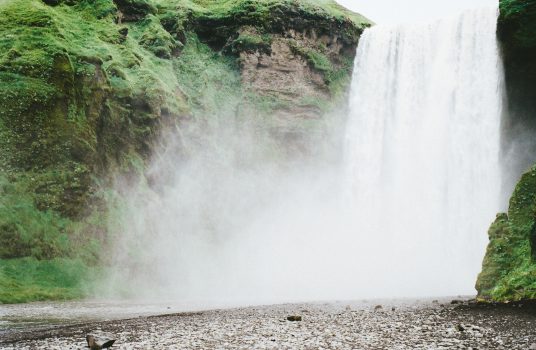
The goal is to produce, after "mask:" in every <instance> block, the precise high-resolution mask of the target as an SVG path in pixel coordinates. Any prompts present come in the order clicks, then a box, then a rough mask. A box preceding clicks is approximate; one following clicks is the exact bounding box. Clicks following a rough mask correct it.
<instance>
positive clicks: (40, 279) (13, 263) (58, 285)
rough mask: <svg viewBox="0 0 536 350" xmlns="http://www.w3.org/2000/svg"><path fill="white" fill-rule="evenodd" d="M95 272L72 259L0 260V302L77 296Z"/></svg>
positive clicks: (86, 287) (80, 294)
mask: <svg viewBox="0 0 536 350" xmlns="http://www.w3.org/2000/svg"><path fill="white" fill-rule="evenodd" d="M96 272H97V270H92V269H90V268H88V267H87V266H86V265H85V264H84V263H83V262H82V261H80V260H73V259H54V260H48V261H39V260H36V259H34V258H24V259H10V260H1V259H0V304H1V303H6V304H7V303H21V302H29V301H39V300H50V299H52V300H67V299H76V298H81V297H83V296H85V295H86V294H87V293H88V291H89V290H90V284H91V282H92V281H93V279H94V278H95V275H96Z"/></svg>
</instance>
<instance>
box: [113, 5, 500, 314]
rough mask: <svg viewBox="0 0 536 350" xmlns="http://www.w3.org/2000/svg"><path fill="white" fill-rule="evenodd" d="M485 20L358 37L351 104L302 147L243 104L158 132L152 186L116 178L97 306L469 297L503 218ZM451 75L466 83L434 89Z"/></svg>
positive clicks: (491, 55)
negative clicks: (115, 226)
mask: <svg viewBox="0 0 536 350" xmlns="http://www.w3.org/2000/svg"><path fill="white" fill-rule="evenodd" d="M495 22H496V9H491V10H483V11H473V12H469V13H468V14H466V15H464V16H460V17H459V18H455V19H453V20H449V21H443V22H437V23H435V24H433V25H423V26H421V27H419V26H409V27H404V26H398V27H386V28H385V27H384V28H382V27H377V28H373V29H371V30H368V31H367V32H366V34H365V36H364V38H362V42H361V44H360V47H359V49H358V56H357V60H356V66H355V72H354V81H353V85H352V91H351V93H350V99H349V101H350V104H349V106H350V107H349V108H348V106H345V105H341V106H340V108H339V109H338V110H337V111H334V112H331V114H328V115H325V116H324V117H323V118H324V119H325V120H330V121H331V122H330V123H326V124H325V126H324V127H325V130H324V133H323V134H322V136H321V137H320V138H318V137H312V136H311V135H306V133H305V137H304V138H303V140H305V141H303V142H304V145H302V146H303V147H300V148H302V149H305V151H300V152H296V151H293V152H289V150H288V147H289V145H288V144H287V143H286V141H282V138H281V137H280V135H279V136H278V135H274V133H273V132H271V130H269V129H268V128H267V127H266V121H265V120H263V119H262V118H260V117H259V116H258V115H257V114H255V112H254V111H252V109H250V108H241V110H243V111H245V112H241V113H236V112H233V111H236V108H234V107H233V106H226V107H225V108H223V107H222V108H221V111H222V112H221V113H220V114H217V115H207V116H205V120H204V121H196V122H195V123H199V127H194V128H191V130H189V129H184V130H183V129H181V130H178V129H177V130H176V129H170V130H167V131H166V132H165V133H164V135H163V137H162V140H161V148H160V149H159V150H158V151H157V152H156V153H155V155H154V157H153V159H152V161H151V166H150V169H149V170H148V171H147V173H146V178H144V179H141V180H140V181H139V182H137V183H135V184H133V183H132V181H126V180H121V179H119V180H118V181H117V186H116V188H117V189H118V191H119V192H120V193H123V196H124V200H125V203H127V204H126V206H125V208H124V213H123V215H122V221H121V225H120V232H118V234H117V235H116V241H115V242H114V247H115V249H114V254H113V256H114V258H113V266H114V269H113V271H112V273H111V274H110V276H109V278H108V279H107V280H106V281H105V283H104V285H105V286H106V288H105V289H106V290H105V292H106V293H107V295H111V296H116V297H130V298H139V299H148V300H154V299H159V300H162V299H165V300H175V301H181V302H187V303H192V304H194V303H195V304H196V305H204V306H207V307H210V306H220V305H245V304H261V303H278V302H293V301H315V300H341V299H342V300H349V299H358V298H386V297H420V296H445V295H457V294H473V293H474V289H473V283H474V280H475V278H476V273H477V272H478V271H479V269H480V262H481V259H482V256H483V253H484V249H485V245H486V242H487V237H486V230H487V226H488V225H489V223H490V222H491V221H492V220H493V217H494V215H495V213H496V212H497V211H498V210H499V209H500V206H499V204H498V203H499V197H500V193H499V191H498V190H497V192H494V191H492V190H490V188H500V185H499V184H500V181H501V175H500V173H499V168H500V167H499V163H498V162H499V159H498V157H499V145H500V137H499V134H500V132H499V131H500V130H499V126H500V112H501V96H502V90H501V89H502V87H501V86H502V85H501V84H502V68H501V66H500V60H499V58H498V57H499V56H498V50H497V46H496V40H495V36H494V32H495V31H494V28H495V27H494V26H495ZM458 28H463V30H464V33H465V34H466V36H465V37H464V38H465V40H458V39H459V35H460V34H459V32H458V31H457V30H458ZM486 33H487V34H489V35H487V34H486ZM483 34H486V35H483ZM393 37H398V38H402V40H401V41H398V42H397V41H393V40H391V39H392V38H393ZM438 39H439V41H440V42H442V43H443V45H439V46H437V47H436V46H433V45H432V44H433V43H435V42H437V40H438ZM427 43H429V44H430V45H432V46H429V47H423V48H419V47H418V44H422V45H427ZM475 43H476V44H475ZM473 44H474V46H472V45H473ZM425 48H428V49H427V50H424V49H425ZM412 50H413V51H412ZM393 52H399V53H400V56H398V57H400V61H399V63H400V64H399V65H398V66H396V65H393V64H392V63H389V58H390V57H392V53H393ZM452 52H457V53H459V54H460V55H462V56H463V57H462V59H460V57H456V56H451V55H450V54H449V53H452ZM425 53H430V57H431V58H430V59H431V62H427V64H425V65H423V64H422V63H423V61H422V60H423V59H425V56H424V54H425ZM382 60H387V61H386V62H387V63H386V64H385V65H384V66H383V67H382V68H379V67H378V66H377V65H378V63H379V62H383V61H382ZM456 65H458V66H456ZM451 68H452V69H453V70H454V71H455V72H460V71H461V72H464V73H468V72H473V71H474V70H476V71H475V72H474V74H472V75H469V77H470V78H472V79H476V80H475V81H459V80H452V81H443V83H444V84H437V82H438V81H441V76H442V74H444V72H445V70H442V69H446V72H447V74H448V73H449V71H448V70H449V69H451ZM382 69H383V71H382ZM438 69H439V70H438ZM438 74H439V75H438ZM479 79H480V80H479ZM404 83H406V85H404ZM397 84H400V85H397ZM407 84H409V85H407ZM420 84H421V85H420ZM423 86H424V87H426V88H430V89H431V92H430V93H428V92H427V93H424V94H423V92H422V91H423V90H422V87H423ZM392 87H394V90H393V89H392ZM401 91H402V92H404V91H407V93H406V94H403V93H401V94H398V93H397V92H401ZM427 91H428V90H427ZM464 96H465V98H464ZM474 99H484V100H483V101H484V102H483V105H487V106H488V108H487V109H485V108H483V109H475V108H471V106H472V103H473V101H474ZM232 100H233V99H230V101H232ZM230 103H231V102H230ZM239 103H242V104H246V102H245V101H240V102H239ZM406 103H407V104H406ZM381 106H386V108H383V109H382V108H381ZM408 108H409V109H408ZM431 108H432V109H431ZM226 111H227V112H226ZM430 113H432V114H434V115H435V116H436V118H435V119H430V118H429V117H428V116H429V115H430ZM483 116H486V118H484V117H483ZM407 118H409V119H407ZM464 118H465V119H464ZM391 120H394V121H395V122H393V123H392V124H390V123H391V122H390V121H391ZM430 121H431V122H430ZM379 122H381V123H380V124H378V123H379ZM382 123H383V124H382ZM412 123H413V124H412ZM382 125H383V126H382ZM378 128H380V129H378ZM438 133H439V134H441V133H444V136H445V137H438V136H439V134H438ZM381 135H383V136H381ZM308 136H309V137H308ZM382 137H383V138H382ZM377 141H381V142H380V143H377ZM375 145H376V146H375ZM393 157H394V158H393ZM432 168H435V169H434V170H432ZM386 176H387V177H386ZM483 179H487V180H486V181H483ZM495 185H497V186H495Z"/></svg>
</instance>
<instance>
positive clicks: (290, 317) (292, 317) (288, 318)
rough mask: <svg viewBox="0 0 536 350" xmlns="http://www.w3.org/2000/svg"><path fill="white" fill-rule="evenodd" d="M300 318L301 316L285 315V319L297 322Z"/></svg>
mask: <svg viewBox="0 0 536 350" xmlns="http://www.w3.org/2000/svg"><path fill="white" fill-rule="evenodd" d="M301 320H302V317H301V316H288V317H287V321H290V322H299V321H301Z"/></svg>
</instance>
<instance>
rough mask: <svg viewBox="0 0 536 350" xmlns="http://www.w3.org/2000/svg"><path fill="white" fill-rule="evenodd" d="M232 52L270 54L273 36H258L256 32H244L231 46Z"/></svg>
mask: <svg viewBox="0 0 536 350" xmlns="http://www.w3.org/2000/svg"><path fill="white" fill-rule="evenodd" d="M231 47H232V49H231V50H232V52H233V53H238V52H255V51H258V52H263V53H267V54H270V53H271V51H272V50H271V47H272V36H271V35H270V34H262V35H261V34H258V33H257V32H256V31H254V30H250V31H247V32H242V33H240V35H239V36H238V38H236V39H235V40H234V41H233V43H232V44H231Z"/></svg>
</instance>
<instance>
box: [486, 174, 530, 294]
mask: <svg viewBox="0 0 536 350" xmlns="http://www.w3.org/2000/svg"><path fill="white" fill-rule="evenodd" d="M489 238H490V244H489V246H488V249H487V253H486V257H485V258H484V263H483V270H482V273H481V274H480V276H479V277H478V281H477V285H476V288H477V290H478V293H479V297H480V298H482V299H485V300H494V301H517V300H523V299H536V167H533V168H532V169H531V170H530V171H528V172H527V173H525V174H524V175H523V177H522V178H521V181H520V182H519V184H518V185H517V187H516V189H515V192H514V194H513V196H512V199H511V200H510V207H509V209H508V213H507V214H506V213H502V214H499V215H497V219H496V220H495V222H494V223H493V224H492V225H491V228H490V230H489Z"/></svg>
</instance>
